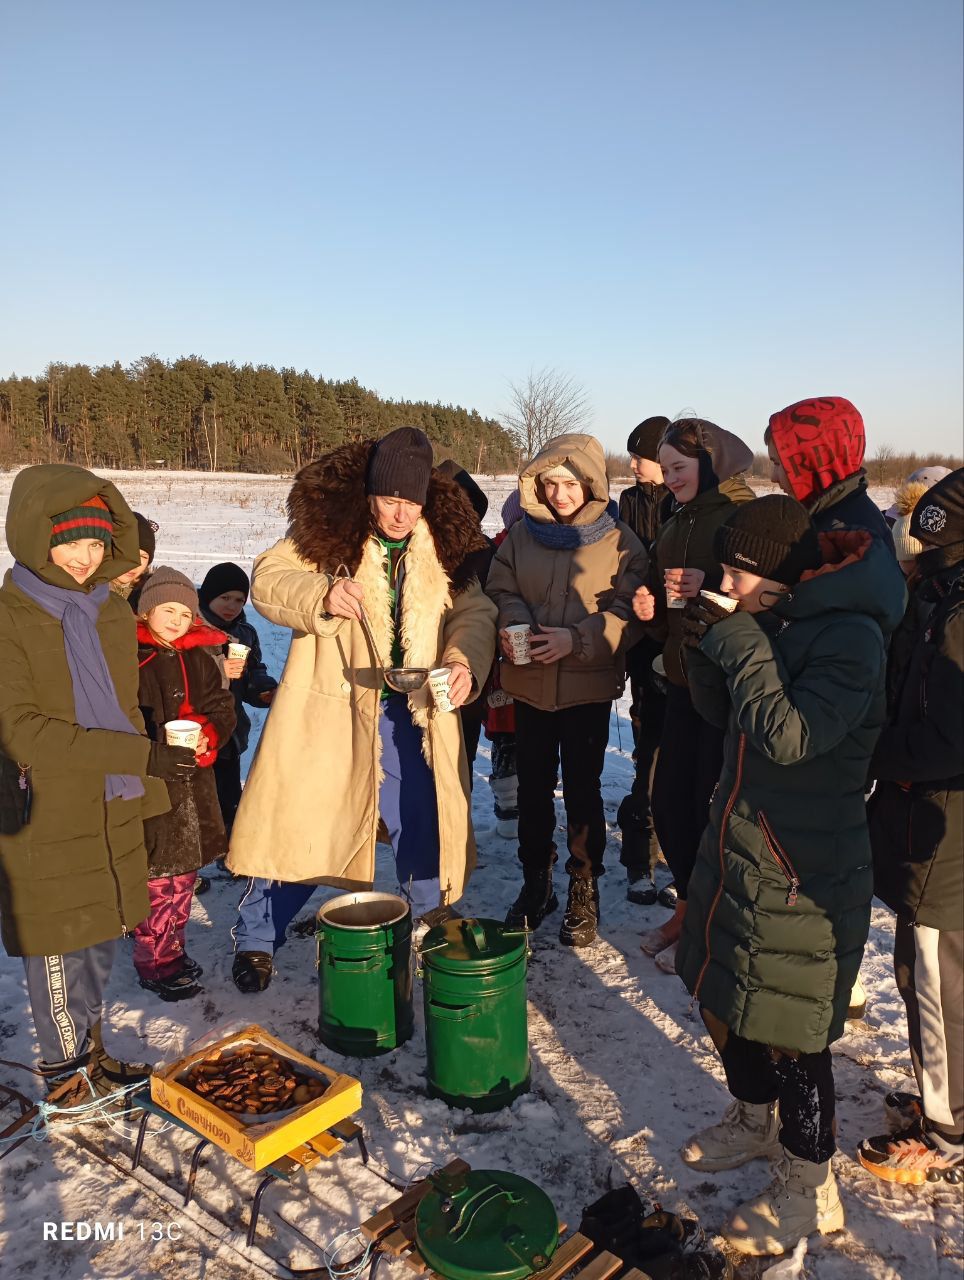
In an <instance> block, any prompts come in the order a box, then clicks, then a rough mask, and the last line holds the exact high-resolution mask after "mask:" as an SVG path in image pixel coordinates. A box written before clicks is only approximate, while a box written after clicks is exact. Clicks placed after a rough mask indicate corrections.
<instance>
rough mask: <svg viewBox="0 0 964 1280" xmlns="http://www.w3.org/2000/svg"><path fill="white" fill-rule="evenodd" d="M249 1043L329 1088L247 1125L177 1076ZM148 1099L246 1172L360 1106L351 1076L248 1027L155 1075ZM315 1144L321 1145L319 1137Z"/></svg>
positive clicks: (359, 1093)
mask: <svg viewBox="0 0 964 1280" xmlns="http://www.w3.org/2000/svg"><path fill="white" fill-rule="evenodd" d="M248 1045H253V1046H255V1047H256V1048H258V1049H265V1050H269V1051H270V1052H272V1053H276V1054H278V1056H279V1057H282V1058H285V1059H287V1060H288V1061H289V1062H291V1063H293V1064H294V1066H296V1067H298V1068H299V1069H300V1070H301V1071H303V1072H305V1073H307V1074H309V1075H315V1076H318V1077H320V1078H321V1079H322V1080H324V1081H325V1082H326V1083H327V1084H328V1086H329V1087H328V1089H327V1090H326V1092H325V1093H323V1094H322V1096H321V1097H320V1098H316V1099H315V1100H314V1101H313V1102H306V1103H305V1104H304V1106H301V1107H298V1108H297V1110H295V1111H292V1112H289V1114H287V1115H285V1116H283V1117H281V1118H280V1119H277V1120H270V1119H268V1120H264V1121H262V1122H259V1123H257V1124H246V1123H244V1122H243V1121H241V1120H240V1119H239V1118H238V1117H237V1116H235V1115H232V1114H231V1113H230V1112H228V1111H224V1110H222V1109H221V1108H220V1107H218V1106H217V1105H216V1104H215V1103H213V1102H209V1101H208V1100H207V1099H206V1098H202V1097H201V1096H200V1094H197V1093H195V1092H194V1090H193V1089H190V1088H188V1086H187V1085H186V1084H183V1083H182V1081H181V1078H182V1077H183V1075H184V1074H185V1072H186V1071H187V1070H188V1069H189V1068H190V1067H192V1066H193V1065H194V1064H195V1063H196V1062H202V1061H204V1062H209V1061H216V1060H217V1059H219V1058H221V1057H223V1056H224V1055H226V1054H227V1055H231V1054H232V1053H234V1052H236V1051H237V1050H238V1049H240V1048H241V1047H243V1046H248ZM151 1097H152V1098H153V1099H154V1101H155V1102H156V1103H157V1104H158V1106H160V1107H163V1108H164V1110H165V1111H169V1112H170V1113H171V1115H173V1116H176V1117H177V1118H178V1120H180V1121H181V1122H182V1123H185V1124H187V1125H189V1126H190V1127H191V1128H192V1129H194V1130H195V1131H196V1132H197V1133H199V1134H200V1135H201V1136H202V1137H204V1138H209V1139H210V1140H211V1141H212V1142H213V1143H215V1144H216V1145H217V1146H219V1147H221V1148H222V1149H223V1150H224V1151H227V1152H229V1153H230V1154H231V1155H232V1156H234V1157H235V1159H237V1160H240V1161H241V1163H242V1164H245V1165H247V1166H248V1168H249V1169H263V1168H264V1167H265V1165H269V1164H271V1163H272V1161H274V1160H276V1159H277V1158H278V1157H279V1156H283V1155H287V1154H288V1152H291V1151H295V1150H297V1149H298V1148H299V1147H301V1146H303V1145H306V1144H310V1142H311V1140H312V1139H313V1138H316V1137H317V1136H318V1135H319V1134H322V1133H323V1132H324V1130H326V1129H330V1128H331V1127H332V1126H333V1125H335V1124H337V1123H338V1121H340V1120H344V1119H346V1118H347V1117H348V1116H350V1115H352V1114H353V1113H354V1112H356V1111H357V1110H358V1109H359V1107H360V1106H361V1103H362V1088H361V1082H360V1081H359V1080H356V1079H355V1078H354V1076H346V1075H342V1074H341V1073H340V1072H337V1071H332V1070H331V1069H330V1068H329V1067H326V1066H325V1065H324V1064H323V1063H320V1062H316V1061H315V1060H314V1058H307V1057H305V1055H304V1054H303V1053H299V1052H298V1050H297V1049H292V1048H291V1046H290V1045H287V1044H285V1043H284V1042H283V1041H282V1040H278V1039H276V1038H275V1037H274V1036H273V1035H271V1033H270V1032H269V1031H265V1029H264V1028H263V1027H259V1026H256V1025H254V1024H252V1025H251V1026H249V1027H245V1028H244V1029H243V1030H242V1031H238V1032H235V1034H234V1035H230V1036H226V1037H225V1038H224V1039H223V1040H219V1041H217V1042H216V1043H214V1044H210V1045H207V1046H206V1048H203V1049H197V1050H195V1052H193V1053H189V1054H187V1055H185V1057H183V1058H179V1059H178V1060H177V1062H172V1063H171V1064H170V1065H169V1066H166V1067H163V1068H162V1069H161V1070H159V1071H156V1072H154V1074H153V1075H152V1076H151ZM320 1141H321V1143H322V1145H324V1139H320ZM326 1154H327V1153H326Z"/></svg>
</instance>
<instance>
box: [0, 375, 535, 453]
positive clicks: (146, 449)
mask: <svg viewBox="0 0 964 1280" xmlns="http://www.w3.org/2000/svg"><path fill="white" fill-rule="evenodd" d="M398 426H416V427H421V428H422V430H423V431H425V433H426V435H427V436H428V437H429V439H430V440H431V441H432V443H433V444H434V445H435V447H436V455H437V457H438V458H439V459H440V460H441V458H443V457H452V458H455V459H456V460H457V461H458V462H459V463H460V464H461V465H462V466H464V467H466V468H468V469H469V470H471V471H485V472H497V471H511V470H513V469H514V468H515V466H516V464H517V459H518V447H517V445H516V443H515V441H514V439H513V437H512V436H511V435H510V434H509V432H507V431H506V430H505V429H504V428H503V427H502V425H501V423H499V422H497V421H496V420H495V419H493V418H483V417H482V416H481V415H480V414H479V413H477V412H476V411H475V410H474V409H463V408H461V407H459V406H455V405H442V404H429V403H427V402H425V401H404V400H403V401H395V400H383V399H382V398H381V397H380V396H379V395H377V394H376V393H375V392H374V391H369V390H367V389H366V388H365V387H363V386H361V385H360V384H359V382H358V380H357V378H352V379H351V380H350V381H348V382H336V381H326V379H324V378H322V377H315V376H314V375H313V374H311V373H308V372H307V371H305V372H301V373H299V372H298V371H297V370H295V369H274V368H272V367H270V366H269V365H257V366H254V365H250V364H245V365H236V364H234V363H224V362H218V363H214V364H210V363H208V361H206V360H202V359H201V358H200V357H199V356H184V357H182V358H181V359H179V360H173V361H165V360H160V359H158V358H157V357H156V356H145V357H144V358H143V359H142V360H138V361H136V362H135V363H134V364H132V365H130V366H129V367H127V368H125V367H124V366H123V365H121V364H120V363H119V362H115V363H114V364H112V365H103V366H101V367H99V368H90V367H89V366H88V365H85V364H73V365H67V364H50V365H48V366H47V368H46V369H45V371H44V373H43V374H42V375H41V376H39V377H36V378H29V377H27V378H18V377H10V378H4V379H0V466H3V467H10V466H17V465H22V464H27V463H34V462H75V463H78V464H79V465H81V466H85V467H125V468H127V467H159V466H165V467H170V468H177V469H187V470H194V469H198V470H209V471H235V470H237V471H259V472H287V471H292V470H296V469H297V468H298V467H301V466H303V465H304V464H305V463H307V462H310V461H311V460H312V459H313V458H316V457H318V455H319V454H321V453H324V452H325V451H326V450H327V449H331V448H333V447H334V446H335V445H337V444H340V443H342V442H344V441H349V440H360V439H364V438H366V437H371V436H380V435H384V434H385V433H386V432H387V431H391V430H392V429H393V428H394V427H398Z"/></svg>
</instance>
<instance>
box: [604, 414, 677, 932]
mask: <svg viewBox="0 0 964 1280" xmlns="http://www.w3.org/2000/svg"><path fill="white" fill-rule="evenodd" d="M668 426H669V418H663V417H658V416H657V417H653V418H645V419H644V420H643V421H642V422H641V423H640V424H639V426H638V427H636V428H634V430H633V431H632V433H631V434H630V437H629V440H628V441H627V442H626V448H627V450H628V451H629V462H630V466H631V467H632V469H633V475H634V476H635V477H636V483H635V484H634V485H632V486H631V487H630V488H628V489H624V490H623V491H622V493H621V494H620V495H619V518H620V520H621V521H622V523H623V524H628V525H629V527H630V529H632V531H633V533H635V535H636V537H637V538H638V539H639V540H640V542H641V543H642V544H643V546H644V547H645V548H646V550H647V552H649V551H651V550H652V546H653V543H654V542H655V541H656V535H657V533H659V527H660V525H661V524H662V523H663V521H664V520H665V518H666V515H667V514H668V510H669V505H671V499H670V493H669V490H668V489H667V488H666V486H665V485H664V484H663V469H662V467H661V466H660V465H659V442H660V440H661V439H662V436H663V432H664V431H665V430H666V428H667V427H668ZM661 650H662V645H661V643H660V642H659V641H658V640H654V639H652V637H648V636H644V637H643V639H642V640H639V641H638V642H637V643H636V644H634V645H633V647H632V648H631V649H630V650H629V651H628V652H627V654H626V674H627V675H628V676H629V685H630V690H631V693H632V703H631V705H630V710H629V715H630V720H631V722H632V726H633V758H634V761H635V765H636V774H635V777H634V779H633V787H632V790H631V791H630V793H629V795H627V796H625V797H624V798H623V801H622V803H621V804H620V806H619V812H618V813H617V814H616V822H617V823H618V825H619V829H620V831H621V832H622V834H623V843H622V851H621V853H620V855H619V860H620V862H621V863H622V864H623V866H624V867H625V868H626V880H627V885H626V897H627V898H628V899H629V901H630V902H636V903H639V904H640V905H641V906H651V905H652V904H653V903H654V902H655V901H656V898H657V891H656V883H655V879H654V872H655V870H656V862H657V859H658V858H659V841H658V840H657V839H656V831H655V829H654V827H653V812H652V808H651V805H650V793H651V791H652V786H653V774H654V773H655V771H656V758H657V755H658V753H659V740H660V737H661V736H662V733H663V716H664V714H665V710H666V694H665V693H664V691H663V688H662V681H661V680H660V678H659V676H657V675H656V673H655V672H654V671H653V661H654V659H655V658H658V657H659V654H660V652H661ZM659 899H660V901H661V902H662V903H663V904H664V905H665V906H668V907H674V906H675V905H676V891H675V889H674V888H673V886H672V885H667V886H666V887H665V888H663V889H662V890H661V891H660V893H659Z"/></svg>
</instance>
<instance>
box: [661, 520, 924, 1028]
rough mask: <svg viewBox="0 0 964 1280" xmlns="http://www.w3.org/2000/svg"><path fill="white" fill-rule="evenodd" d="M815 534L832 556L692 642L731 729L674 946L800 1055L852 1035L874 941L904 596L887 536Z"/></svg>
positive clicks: (703, 679) (706, 699)
mask: <svg viewBox="0 0 964 1280" xmlns="http://www.w3.org/2000/svg"><path fill="white" fill-rule="evenodd" d="M820 542H821V548H822V550H823V556H824V564H823V566H822V567H821V568H820V569H818V570H816V571H815V572H813V573H811V574H808V575H805V576H804V578H803V580H801V582H799V583H798V584H797V585H796V586H795V587H794V588H793V589H792V591H791V592H790V593H789V594H788V595H786V596H784V597H782V598H781V599H780V600H779V601H778V603H777V604H776V605H775V606H774V607H773V609H771V610H769V611H767V612H766V613H761V614H749V613H743V612H741V611H737V612H735V613H732V614H730V615H729V617H727V618H724V619H723V620H722V621H720V622H718V623H716V624H715V625H714V626H711V627H710V628H709V630H708V631H707V633H706V635H705V636H704V637H703V639H702V641H701V642H700V648H699V651H698V652H693V651H690V652H692V661H691V662H690V665H689V673H690V691H691V693H692V696H693V704H694V706H695V707H696V709H697V710H698V711H699V712H700V714H701V715H702V716H703V717H704V718H705V719H706V720H708V721H710V723H712V724H717V725H719V726H720V727H723V726H724V725H725V726H726V728H727V736H726V742H725V747H724V758H723V770H722V773H721V776H720V782H719V786H718V787H717V790H716V792H715V794H714V796H713V799H712V801H711V804H710V817H709V825H708V826H707V828H706V831H705V833H704V835H703V839H702V841H701V843H700V848H699V852H698V854H697V859H696V866H695V867H694V870H693V875H692V878H691V880H690V883H689V901H688V903H687V911H686V917H685V919H684V923H683V934H682V937H681V939H680V943H679V948H678V950H677V970H678V972H679V974H680V976H681V977H682V979H683V981H684V982H685V984H686V986H687V987H688V989H689V990H690V991H691V992H692V993H693V994H694V995H695V996H696V998H697V999H698V1000H699V1002H700V1004H701V1005H703V1006H705V1007H706V1008H708V1009H709V1010H710V1012H711V1013H713V1014H715V1015H716V1017H717V1018H719V1019H720V1020H721V1021H723V1022H724V1023H725V1024H726V1025H727V1026H728V1027H729V1028H730V1029H731V1030H732V1031H734V1032H736V1033H737V1034H738V1035H740V1036H743V1037H744V1038H745V1039H748V1040H755V1041H758V1042H760V1043H761V1044H767V1045H772V1046H775V1047H777V1048H780V1049H791V1050H797V1051H799V1052H801V1053H817V1052H819V1051H820V1050H822V1049H824V1048H825V1047H826V1046H827V1045H828V1044H830V1043H831V1042H832V1041H833V1040H835V1039H837V1038H838V1037H839V1036H840V1035H841V1033H842V1031H843V1028H844V1024H845V1019H846V1015H847V1006H848V1002H849V997H850V991H851V987H852V986H853V983H854V980H855V979H856V977H857V971H858V969H859V968H860V960H861V956H862V955H863V949H864V944H865V943H866V940H867V932H868V929H869V925H870V903H871V898H872V897H873V892H874V886H873V873H872V869H871V854H870V837H869V834H868V831H867V816H866V805H865V803H864V788H865V784H866V779H867V773H868V766H869V764H870V757H871V753H872V752H873V749H874V744H875V742H876V740H877V735H878V734H879V732H880V729H881V726H882V725H883V723H884V719H885V714H886V712H885V704H886V697H885V664H886V654H887V638H888V637H889V635H890V633H891V632H892V631H893V629H894V627H896V625H897V624H898V622H899V621H900V618H901V615H902V613H903V610H904V600H905V598H906V591H905V587H904V582H903V575H902V574H901V572H900V569H899V567H898V565H897V562H896V560H895V559H894V557H893V555H892V554H891V553H890V552H889V551H888V550H887V548H886V547H885V546H884V545H883V543H882V542H881V541H880V539H878V538H873V537H871V536H870V534H868V533H866V532H865V531H863V530H861V531H846V532H838V533H831V534H821V535H820Z"/></svg>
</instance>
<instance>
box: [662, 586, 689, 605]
mask: <svg viewBox="0 0 964 1280" xmlns="http://www.w3.org/2000/svg"><path fill="white" fill-rule="evenodd" d="M666 608H667V609H685V608H686V598H685V596H680V595H677V594H676V592H675V591H674V590H673V588H672V587H667V588H666Z"/></svg>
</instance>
